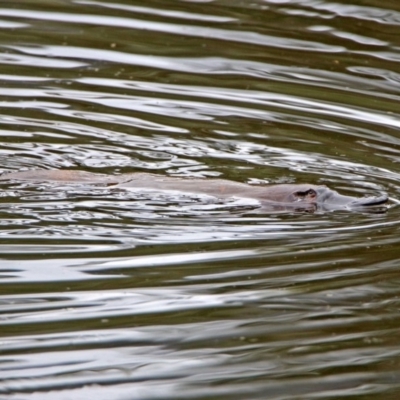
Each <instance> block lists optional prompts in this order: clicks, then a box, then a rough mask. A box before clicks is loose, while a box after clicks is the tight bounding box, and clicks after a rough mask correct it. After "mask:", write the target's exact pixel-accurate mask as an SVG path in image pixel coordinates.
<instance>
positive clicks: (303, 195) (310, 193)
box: [295, 189, 317, 201]
mask: <svg viewBox="0 0 400 400" xmlns="http://www.w3.org/2000/svg"><path fill="white" fill-rule="evenodd" d="M295 196H296V197H297V200H298V201H304V200H306V201H313V200H315V199H316V198H317V192H316V191H315V190H314V189H308V190H305V191H300V190H299V191H298V192H296V193H295Z"/></svg>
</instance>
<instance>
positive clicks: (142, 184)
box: [0, 170, 388, 210]
mask: <svg viewBox="0 0 400 400" xmlns="http://www.w3.org/2000/svg"><path fill="white" fill-rule="evenodd" d="M4 180H13V181H37V182H67V183H77V184H79V183H92V184H96V185H99V184H100V185H103V184H104V185H105V186H110V185H113V186H115V187H117V188H136V189H151V190H156V191H179V192H185V193H193V194H206V195H210V196H214V197H216V198H232V197H236V198H249V199H256V200H258V201H259V203H260V207H261V208H274V207H284V208H294V209H314V210H315V209H323V210H334V209H346V208H347V209H354V208H366V207H373V206H379V205H383V204H385V203H386V202H387V201H388V196H387V195H386V194H380V195H379V196H375V197H362V198H356V197H352V196H345V195H341V194H339V193H338V192H336V191H334V190H331V189H329V188H328V187H326V186H324V185H312V184H275V185H265V186H263V185H248V184H244V183H238V182H233V181H229V180H226V179H207V178H204V179H198V178H197V179H190V178H175V177H165V176H162V175H156V174H150V173H141V172H138V173H127V174H121V175H116V176H112V175H105V174H96V173H91V172H85V171H74V170H32V171H23V172H13V173H9V174H4V175H1V176H0V181H4Z"/></svg>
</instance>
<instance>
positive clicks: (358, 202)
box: [289, 185, 388, 210]
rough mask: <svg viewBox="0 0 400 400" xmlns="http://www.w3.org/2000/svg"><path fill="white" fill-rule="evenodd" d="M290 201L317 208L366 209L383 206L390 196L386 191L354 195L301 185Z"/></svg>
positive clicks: (326, 188)
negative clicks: (375, 193)
mask: <svg viewBox="0 0 400 400" xmlns="http://www.w3.org/2000/svg"><path fill="white" fill-rule="evenodd" d="M289 201H291V202H294V203H297V206H298V205H300V203H302V204H304V206H305V207H306V208H307V206H309V205H310V203H311V204H315V206H316V209H321V210H335V209H364V208H365V209H366V208H369V207H376V206H381V205H383V204H385V203H387V202H388V196H387V195H386V194H384V193H382V194H380V195H379V196H371V197H361V198H357V197H352V196H345V195H342V194H339V193H338V192H336V191H335V190H331V189H329V188H328V187H326V186H314V185H300V186H299V188H298V190H295V191H293V192H292V193H291V194H290V195H289Z"/></svg>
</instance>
